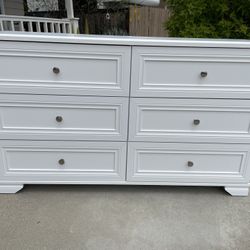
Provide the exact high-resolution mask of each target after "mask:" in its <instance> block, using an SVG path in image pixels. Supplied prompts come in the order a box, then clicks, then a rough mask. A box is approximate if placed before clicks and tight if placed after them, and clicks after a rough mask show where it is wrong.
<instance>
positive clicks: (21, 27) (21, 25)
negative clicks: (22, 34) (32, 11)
mask: <svg viewBox="0 0 250 250" xmlns="http://www.w3.org/2000/svg"><path fill="white" fill-rule="evenodd" d="M19 27H20V31H24V25H23V21H20V22H19Z"/></svg>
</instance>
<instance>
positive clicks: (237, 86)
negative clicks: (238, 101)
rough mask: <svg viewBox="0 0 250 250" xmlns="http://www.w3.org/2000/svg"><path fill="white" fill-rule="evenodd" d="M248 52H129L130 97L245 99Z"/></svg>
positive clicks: (249, 64) (249, 84)
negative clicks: (130, 67) (238, 97)
mask: <svg viewBox="0 0 250 250" xmlns="http://www.w3.org/2000/svg"><path fill="white" fill-rule="evenodd" d="M249 67H250V50H247V49H242V50H239V49H216V48H212V49H209V48H147V47H137V48H134V49H133V67H132V96H166V97H175V96H176V97H185V96H187V97H197V96H198V97H211V98H215V97H237V96H236V93H237V95H239V96H246V97H247V96H249V91H250V82H249V79H250V73H249Z"/></svg>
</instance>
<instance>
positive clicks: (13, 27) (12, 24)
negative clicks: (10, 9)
mask: <svg viewBox="0 0 250 250" xmlns="http://www.w3.org/2000/svg"><path fill="white" fill-rule="evenodd" d="M10 30H11V31H15V25H14V21H12V20H11V21H10Z"/></svg>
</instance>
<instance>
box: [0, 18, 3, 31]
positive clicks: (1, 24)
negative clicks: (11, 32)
mask: <svg viewBox="0 0 250 250" xmlns="http://www.w3.org/2000/svg"><path fill="white" fill-rule="evenodd" d="M0 31H4V29H3V21H2V20H0Z"/></svg>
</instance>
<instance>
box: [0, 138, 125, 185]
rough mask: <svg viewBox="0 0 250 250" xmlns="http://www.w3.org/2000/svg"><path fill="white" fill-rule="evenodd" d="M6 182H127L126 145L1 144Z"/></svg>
mask: <svg viewBox="0 0 250 250" xmlns="http://www.w3.org/2000/svg"><path fill="white" fill-rule="evenodd" d="M0 143H1V157H0V162H1V174H0V179H2V180H5V178H7V179H8V180H18V181H22V180H27V181H29V180H31V181H39V180H40V181H46V180H48V181H49V180H53V181H57V180H58V181H74V180H75V181H81V180H83V181H84V180H85V181H96V180H100V181H102V180H103V181H105V180H124V179H125V162H126V159H125V158H126V143H125V142H124V143H118V142H102V143H101V142H98V143H97V142H48V141H40V142H38V141H32V142H24V141H23V142H22V141H1V142H0Z"/></svg>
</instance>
